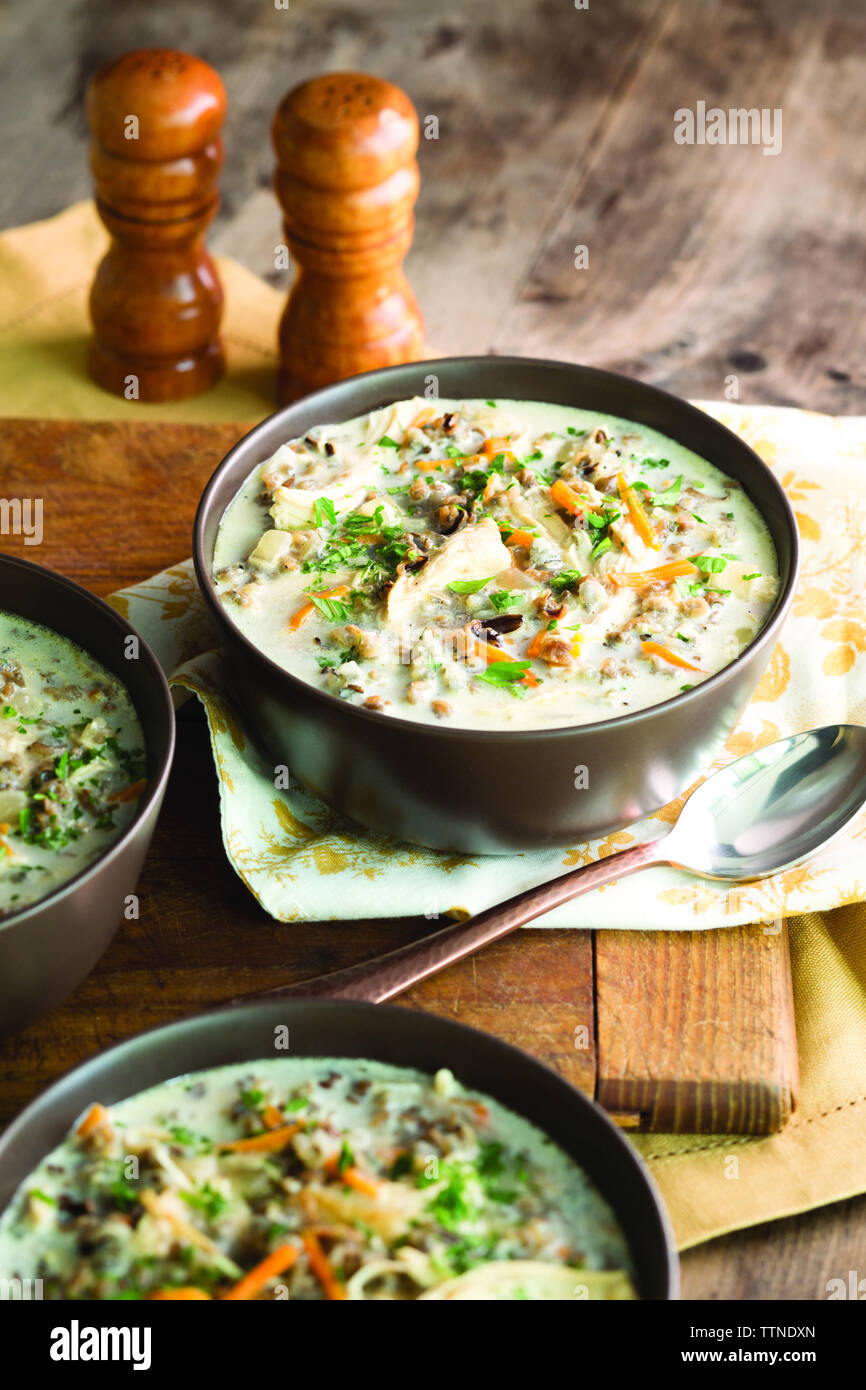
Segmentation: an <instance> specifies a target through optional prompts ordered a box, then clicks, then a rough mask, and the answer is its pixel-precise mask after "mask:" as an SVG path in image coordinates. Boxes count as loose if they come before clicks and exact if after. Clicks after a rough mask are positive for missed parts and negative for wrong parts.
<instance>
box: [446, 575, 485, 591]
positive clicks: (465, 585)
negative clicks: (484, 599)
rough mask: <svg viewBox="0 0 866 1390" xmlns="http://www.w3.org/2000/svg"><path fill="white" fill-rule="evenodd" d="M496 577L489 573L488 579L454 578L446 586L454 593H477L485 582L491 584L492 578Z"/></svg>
mask: <svg viewBox="0 0 866 1390" xmlns="http://www.w3.org/2000/svg"><path fill="white" fill-rule="evenodd" d="M495 578H496V576H495V575H493V574H489V575H488V576H487V578H486V579H453V580H452V581H451V583H450V584H446V586H445V587H446V588H447V589H450V590H451V592H452V594H477V593H478V592H479V590H481V589H483V588H484V586H485V584H489V583H490V581H491V579H495Z"/></svg>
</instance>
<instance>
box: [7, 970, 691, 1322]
mask: <svg viewBox="0 0 866 1390" xmlns="http://www.w3.org/2000/svg"><path fill="white" fill-rule="evenodd" d="M287 1006H288V1007H287ZM292 1006H297V1007H299V1008H300V1007H302V1008H305V1009H311V1010H312V1011H313V1012H314V1013H315V1014H318V1015H324V1016H325V1022H326V1024H327V1015H328V1014H329V1013H331V1014H333V1015H334V1022H333V1023H332V1024H330V1025H329V1026H330V1027H331V1029H332V1030H333V1032H334V1037H335V1042H336V1041H337V1038H338V1036H339V1034H340V1032H341V1023H342V1024H346V1023H349V1022H351V1021H353V1020H357V1021H358V1025H359V1026H358V1027H357V1029H356V1028H354V1027H353V1028H352V1029H351V1030H350V1032H349V1036H352V1037H355V1036H357V1037H362V1039H363V1022H364V1019H365V1018H371V1019H372V1018H373V1016H375V1018H376V1020H377V1021H378V1022H382V1021H383V1020H384V1024H385V1027H386V1028H387V1029H388V1031H389V1033H390V1032H394V1033H398V1032H399V1029H400V1028H401V1027H403V1028H405V1027H406V1025H407V1015H408V1016H409V1017H412V1016H417V1017H419V1018H420V1019H423V1020H424V1023H423V1026H424V1027H425V1028H426V1029H427V1030H432V1031H434V1032H435V1031H437V1030H441V1031H442V1032H443V1033H444V1034H447V1035H449V1036H450V1037H451V1038H453V1039H454V1052H455V1053H459V1055H463V1056H471V1055H472V1050H473V1044H476V1045H477V1042H478V1039H482V1040H483V1046H484V1048H485V1049H486V1051H487V1054H488V1057H489V1058H490V1061H491V1064H492V1066H493V1067H494V1068H495V1069H496V1077H495V1078H494V1080H493V1082H492V1083H488V1084H487V1087H486V1091H487V1093H488V1094H489V1095H490V1096H491V1097H492V1099H494V1100H496V1101H498V1103H499V1104H500V1105H502V1106H504V1107H505V1108H506V1109H509V1110H511V1112H512V1113H513V1114H515V1115H518V1116H520V1118H522V1119H524V1120H526V1121H527V1122H528V1123H529V1124H532V1125H533V1126H534V1127H535V1128H536V1129H537V1130H539V1131H540V1132H541V1133H543V1134H545V1135H546V1136H547V1137H548V1138H550V1139H552V1140H553V1142H554V1143H556V1144H557V1145H558V1146H559V1147H560V1148H561V1149H563V1151H564V1152H565V1153H566V1154H567V1156H568V1157H570V1158H571V1159H572V1160H573V1161H574V1162H575V1163H577V1164H579V1165H580V1166H581V1167H582V1168H585V1164H586V1160H585V1158H581V1157H580V1156H579V1155H578V1153H576V1152H575V1150H577V1149H578V1144H577V1142H575V1143H574V1144H571V1143H570V1142H569V1141H566V1140H564V1139H562V1138H559V1137H557V1136H556V1135H554V1134H551V1133H550V1130H549V1129H548V1128H547V1127H546V1126H545V1124H544V1123H543V1122H541V1121H538V1120H535V1119H532V1118H531V1117H530V1116H528V1115H527V1114H526V1112H525V1110H523V1109H522V1108H518V1107H517V1106H516V1105H515V1104H514V1103H512V1102H510V1101H509V1100H507V1099H505V1098H503V1097H502V1096H501V1095H500V1094H497V1087H498V1081H499V1078H500V1077H502V1076H508V1075H510V1074H513V1071H512V1067H511V1066H510V1065H509V1063H510V1062H511V1063H519V1066H520V1068H522V1069H525V1068H527V1067H529V1069H530V1070H531V1071H533V1072H534V1073H536V1074H537V1075H539V1076H540V1077H542V1078H543V1079H544V1081H545V1083H546V1085H547V1086H552V1087H553V1088H554V1089H556V1090H557V1091H558V1092H559V1093H560V1095H561V1098H562V1100H561V1103H562V1106H563V1107H565V1106H566V1105H571V1106H572V1107H573V1108H574V1111H575V1113H576V1114H577V1113H579V1114H580V1116H581V1117H582V1124H583V1126H585V1127H593V1126H594V1127H595V1130H596V1132H597V1133H603V1134H605V1135H606V1139H607V1142H609V1143H611V1144H613V1145H614V1146H615V1147H616V1148H617V1149H618V1151H619V1153H620V1155H621V1156H622V1159H623V1162H624V1164H625V1165H626V1167H627V1168H628V1169H629V1170H630V1172H631V1178H632V1182H633V1183H637V1184H639V1185H640V1187H641V1189H642V1193H643V1197H644V1198H645V1200H646V1201H647V1203H648V1204H649V1205H650V1207H651V1208H652V1210H653V1212H654V1215H655V1218H656V1221H657V1223H658V1229H657V1232H656V1235H657V1237H658V1240H659V1248H660V1250H661V1251H663V1253H664V1257H665V1269H664V1275H665V1280H664V1282H665V1289H666V1292H665V1295H664V1296H665V1298H666V1300H676V1299H678V1298H679V1296H680V1265H679V1250H678V1246H677V1241H676V1233H675V1231H674V1227H673V1222H672V1220H671V1217H670V1213H669V1212H668V1209H667V1206H666V1204H665V1201H664V1198H663V1196H662V1194H661V1191H660V1189H659V1187H658V1185H657V1184H656V1181H655V1179H654V1178H653V1176H652V1173H651V1172H650V1169H649V1165H648V1164H647V1162H646V1160H645V1159H644V1158H643V1157H642V1155H641V1154H640V1153H639V1152H638V1150H637V1149H636V1148H635V1147H634V1145H633V1144H631V1143H630V1142H629V1140H628V1138H627V1137H626V1135H625V1134H624V1133H623V1131H622V1130H621V1129H620V1128H619V1126H618V1125H616V1124H615V1122H614V1121H613V1120H612V1119H611V1117H610V1116H609V1115H608V1114H607V1112H606V1111H605V1110H604V1109H603V1108H602V1107H601V1106H600V1105H599V1104H598V1102H597V1101H596V1100H594V1099H593V1098H592V1097H590V1096H588V1095H586V1094H584V1092H582V1091H581V1090H579V1089H578V1087H577V1086H575V1085H574V1084H573V1083H572V1082H571V1081H569V1080H567V1078H566V1077H564V1076H563V1075H562V1074H561V1073H560V1072H558V1071H557V1070H556V1069H555V1068H554V1067H552V1066H550V1065H549V1064H548V1063H547V1062H543V1061H542V1060H541V1059H540V1058H538V1057H536V1056H535V1055H534V1054H533V1053H531V1052H527V1051H525V1050H524V1049H523V1048H520V1047H517V1046H515V1045H514V1044H513V1043H509V1042H506V1041H505V1039H503V1038H500V1037H498V1036H497V1035H495V1034H493V1033H488V1032H485V1031H484V1030H483V1029H479V1028H475V1027H472V1026H471V1025H469V1024H466V1023H463V1022H461V1021H459V1020H457V1019H451V1018H445V1017H442V1016H441V1015H439V1014H433V1013H429V1012H428V1011H426V1010H415V1009H407V1008H406V1007H400V1006H398V1005H395V1004H388V1003H384V1004H373V1003H370V1002H368V1001H365V1000H358V999H339V998H327V997H325V998H304V997H303V996H297V995H296V996H294V997H292V998H289V999H280V998H278V997H275V996H274V995H273V994H271V995H265V996H262V997H255V996H254V997H251V998H247V999H243V1000H239V1001H237V1002H236V1003H225V1004H221V1005H218V1006H217V1007H216V1008H209V1009H206V1010H204V1011H203V1012H201V1013H197V1014H190V1015H185V1016H184V1017H182V1018H179V1019H175V1020H173V1021H171V1022H168V1023H163V1024H158V1025H157V1026H155V1027H153V1028H148V1029H146V1030H145V1031H144V1032H141V1033H134V1034H132V1036H131V1037H128V1038H125V1039H124V1040H123V1041H121V1042H119V1043H114V1044H112V1045H111V1046H110V1047H108V1048H104V1049H102V1050H101V1051H100V1052H98V1053H96V1054H95V1055H94V1056H91V1057H88V1058H86V1059H85V1060H84V1061H83V1062H81V1063H79V1064H78V1065H77V1066H74V1067H71V1068H70V1069H69V1070H68V1071H67V1072H65V1073H63V1074H62V1075H61V1076H59V1077H58V1078H57V1079H56V1080H55V1081H53V1082H52V1083H51V1084H50V1085H49V1086H48V1087H46V1088H45V1089H44V1090H42V1091H40V1092H39V1093H38V1094H37V1095H36V1096H35V1097H34V1098H33V1099H32V1100H31V1101H30V1102H29V1103H28V1104H27V1105H26V1106H25V1108H24V1109H23V1110H22V1111H21V1112H20V1113H19V1114H18V1115H17V1116H16V1117H15V1119H14V1120H12V1122H11V1123H10V1124H9V1125H8V1126H7V1128H6V1129H5V1130H4V1131H3V1132H2V1133H0V1165H2V1164H3V1161H4V1159H5V1158H6V1157H7V1156H9V1155H12V1154H14V1152H15V1150H16V1148H17V1145H18V1143H19V1140H20V1139H21V1138H22V1137H23V1136H24V1135H25V1134H26V1132H27V1130H28V1128H29V1127H30V1125H31V1124H32V1123H37V1122H39V1121H40V1120H43V1119H50V1116H51V1113H52V1111H53V1110H54V1108H55V1106H56V1105H57V1104H61V1103H62V1101H63V1099H64V1092H65V1091H67V1090H68V1089H69V1087H71V1086H75V1085H76V1083H78V1084H81V1083H84V1084H88V1083H89V1081H90V1078H91V1077H92V1078H93V1080H94V1081H98V1080H99V1076H100V1073H101V1072H103V1071H104V1069H105V1068H109V1069H110V1070H111V1069H114V1068H116V1067H120V1068H122V1067H123V1065H124V1062H125V1061H126V1059H127V1057H128V1058H130V1059H134V1057H135V1055H136V1054H140V1053H141V1052H142V1050H144V1052H145V1054H146V1053H147V1052H148V1050H150V1049H153V1048H155V1047H157V1046H158V1045H159V1044H160V1043H163V1044H165V1045H172V1053H173V1055H175V1054H176V1053H180V1054H181V1055H182V1054H183V1049H184V1044H185V1042H186V1041H187V1039H189V1040H190V1041H193V1040H194V1036H195V1034H196V1032H198V1031H199V1030H202V1031H203V1032H204V1033H206V1032H207V1031H208V1030H209V1029H212V1028H214V1027H215V1026H219V1024H220V1023H225V1024H227V1025H228V1028H227V1029H222V1028H221V1029H220V1033H221V1036H222V1037H223V1038H225V1037H226V1035H227V1033H230V1031H231V1020H232V1019H236V1020H237V1023H238V1027H239V1028H243V1026H244V1025H245V1024H246V1023H255V1022H256V1019H257V1016H258V1015H261V1020H262V1022H263V1023H265V1024H267V1023H269V1022H270V1018H271V1015H272V1014H274V1012H275V1011H277V1014H278V1016H279V1017H280V1021H281V1022H285V1023H287V1024H289V1025H290V1024H291V1018H290V1013H291V1009H292ZM343 1036H346V1032H345V1030H343ZM361 1046H362V1048H363V1040H362V1044H361ZM375 1047H376V1044H375V1042H374V1043H373V1044H371V1049H370V1050H369V1051H366V1050H359V1051H358V1052H357V1053H355V1054H354V1055H353V1054H352V1053H351V1052H348V1053H341V1052H340V1050H339V1047H336V1046H335V1049H334V1051H333V1052H331V1053H330V1054H329V1055H330V1056H331V1057H333V1058H334V1060H345V1061H347V1062H352V1061H360V1060H368V1061H377V1060H384V1061H385V1064H386V1065H390V1066H402V1067H405V1068H407V1069H409V1070H417V1071H422V1072H423V1071H426V1069H425V1068H423V1067H420V1066H417V1065H415V1064H413V1063H412V1062H411V1061H405V1060H404V1061H401V1062H394V1061H391V1060H390V1059H382V1058H378V1059H377V1057H376V1055H375ZM239 1051H241V1052H242V1051H243V1047H242V1046H241V1047H239ZM287 1055H292V1056H296V1057H297V1056H300V1057H310V1058H319V1057H325V1056H326V1055H328V1054H325V1053H324V1052H308V1051H305V1050H304V1049H303V1048H301V1049H299V1050H296V1049H295V1048H294V1047H293V1048H292V1050H291V1053H290V1054H287ZM257 1060H266V1058H265V1057H264V1056H263V1057H261V1058H256V1057H248V1058H245V1057H243V1056H242V1057H240V1059H238V1060H236V1061H234V1062H218V1063H216V1064H215V1065H211V1066H205V1067H201V1066H196V1067H195V1068H194V1069H187V1070H183V1069H181V1070H180V1071H174V1072H172V1073H171V1074H170V1075H166V1076H163V1077H162V1079H161V1080H158V1081H152V1082H150V1083H149V1084H148V1085H147V1086H145V1087H141V1088H139V1089H136V1090H132V1091H131V1092H129V1093H128V1094H125V1095H124V1096H123V1097H122V1098H121V1100H126V1099H130V1098H132V1097H133V1096H136V1095H140V1094H142V1093H144V1092H146V1091H147V1090H150V1089H152V1088H155V1087H157V1086H161V1085H164V1084H166V1083H167V1082H170V1081H172V1080H176V1079H178V1078H182V1077H184V1076H189V1075H194V1074H197V1073H198V1072H202V1071H205V1072H206V1071H210V1070H216V1069H217V1068H219V1067H223V1066H240V1065H245V1064H247V1063H249V1064H251V1065H252V1064H253V1063H254V1062H255V1061H257ZM443 1065H445V1066H449V1067H450V1066H452V1064H451V1063H449V1062H448V1060H447V1059H445V1060H443ZM454 1070H456V1071H457V1072H458V1080H460V1079H461V1078H460V1075H459V1066H457V1067H455V1068H454ZM476 1089H478V1090H484V1089H485V1087H482V1086H478V1087H477V1088H476ZM119 1103H121V1102H120V1101H108V1102H107V1104H109V1105H114V1104H119ZM575 1129H577V1126H576V1125H575ZM66 1132H68V1131H66ZM581 1133H585V1128H582V1129H581ZM57 1142H58V1143H62V1142H63V1140H62V1139H60V1140H58V1141H57ZM50 1152H51V1149H50V1148H49V1149H47V1150H46V1151H45V1152H44V1153H42V1154H41V1157H40V1158H39V1159H37V1160H36V1162H37V1163H38V1162H41V1161H42V1159H43V1158H45V1157H46V1155H47V1153H50ZM30 1171H32V1168H31V1169H30ZM26 1176H27V1174H26V1173H25V1174H23V1175H22V1176H21V1177H20V1178H18V1179H17V1180H16V1182H15V1185H14V1186H13V1188H12V1190H11V1192H10V1194H9V1198H8V1201H7V1202H5V1203H4V1204H3V1205H2V1206H0V1216H2V1213H3V1212H4V1211H5V1210H6V1209H7V1208H8V1206H9V1202H11V1201H12V1200H13V1198H14V1195H15V1192H16V1191H17V1190H18V1188H19V1187H20V1184H21V1182H22V1181H24V1180H25V1179H26ZM590 1177H591V1180H592V1181H593V1183H594V1185H595V1186H596V1187H600V1183H599V1180H598V1179H597V1178H595V1177H592V1175H590ZM620 1186H621V1185H620ZM602 1196H603V1197H604V1199H605V1201H607V1202H608V1204H609V1205H611V1206H613V1205H614V1202H613V1201H612V1200H611V1197H610V1196H609V1195H608V1194H607V1193H602ZM615 1215H616V1217H617V1222H618V1224H619V1225H620V1228H621V1229H622V1231H623V1234H624V1235H625V1238H626V1241H627V1244H628V1246H629V1250H630V1252H631V1253H632V1255H634V1247H635V1245H636V1243H637V1240H638V1236H637V1234H636V1232H635V1231H634V1228H632V1229H631V1230H629V1229H627V1227H626V1225H625V1223H624V1222H623V1221H622V1220H621V1218H620V1215H619V1212H616V1211H615ZM660 1272H661V1271H660Z"/></svg>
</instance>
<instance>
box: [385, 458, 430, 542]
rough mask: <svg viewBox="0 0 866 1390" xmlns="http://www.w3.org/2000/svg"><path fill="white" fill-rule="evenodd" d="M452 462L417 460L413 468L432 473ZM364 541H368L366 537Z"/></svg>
mask: <svg viewBox="0 0 866 1390" xmlns="http://www.w3.org/2000/svg"><path fill="white" fill-rule="evenodd" d="M450 462H451V460H450V459H415V462H414V464H413V467H415V468H418V469H420V470H421V472H422V473H432V472H433V470H434V469H436V468H441V467H442V465H443V464H448V463H450ZM364 539H365V540H366V536H365V537H364Z"/></svg>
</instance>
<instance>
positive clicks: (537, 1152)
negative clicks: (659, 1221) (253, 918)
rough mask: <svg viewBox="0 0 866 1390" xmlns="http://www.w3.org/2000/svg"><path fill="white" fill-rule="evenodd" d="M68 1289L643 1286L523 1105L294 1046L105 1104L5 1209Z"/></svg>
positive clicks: (13, 1262)
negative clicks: (295, 1050) (291, 1053)
mask: <svg viewBox="0 0 866 1390" xmlns="http://www.w3.org/2000/svg"><path fill="white" fill-rule="evenodd" d="M0 1278H3V1279H15V1278H18V1279H22V1280H23V1279H40V1280H41V1281H42V1295H43V1297H45V1298H55V1299H147V1298H150V1299H176V1300H181V1299H199V1300H204V1299H227V1300H239V1299H242V1300H250V1299H260V1300H271V1301H273V1300H279V1299H304V1300H309V1299H316V1300H322V1299H326V1300H339V1299H346V1300H360V1301H365V1300H371V1299H391V1300H394V1299H401V1300H407V1299H455V1300H458V1299H465V1300H470V1299H472V1300H479V1299H481V1300H492V1299H533V1300H539V1299H561V1300H564V1299H575V1300H582V1299H632V1298H635V1297H636V1296H637V1295H636V1293H635V1289H634V1285H633V1282H632V1270H631V1262H630V1258H629V1252H628V1247H627V1245H626V1241H625V1238H624V1236H623V1233H622V1231H621V1230H620V1228H619V1226H618V1224H617V1221H616V1219H615V1217H614V1215H613V1213H612V1211H611V1209H610V1208H609V1206H608V1205H607V1203H606V1202H605V1201H604V1199H603V1198H602V1197H601V1195H600V1194H599V1192H598V1191H597V1190H596V1188H595V1187H594V1186H593V1184H592V1183H591V1182H590V1181H589V1179H588V1177H587V1176H586V1174H585V1173H584V1172H583V1171H582V1170H581V1169H580V1168H579V1167H578V1166H577V1164H576V1163H574V1161H573V1160H572V1159H570V1158H569V1157H567V1155H566V1154H565V1153H564V1152H563V1151H562V1150H561V1149H560V1148H558V1147H557V1146H556V1145H555V1144H554V1143H553V1142H552V1141H551V1140H550V1139H549V1138H547V1137H546V1136H545V1135H543V1134H541V1133H540V1132H539V1131H538V1130H537V1129H535V1128H534V1127H533V1126H532V1125H531V1124H529V1123H528V1122H527V1121H526V1120H524V1119H522V1118H520V1117H518V1116H517V1115H514V1114H512V1112H511V1111H509V1110H507V1109H505V1107H503V1106H502V1105H500V1104H499V1103H498V1102H496V1101H494V1100H492V1099H490V1097H488V1096H485V1095H479V1094H477V1093H473V1092H470V1091H467V1090H465V1089H464V1088H463V1087H462V1086H461V1085H460V1084H459V1083H458V1082H457V1081H456V1080H455V1078H454V1077H453V1076H452V1074H451V1073H450V1072H448V1071H444V1070H443V1071H439V1072H437V1073H436V1075H435V1077H430V1076H426V1075H424V1074H422V1073H419V1072H416V1071H410V1070H407V1069H405V1068H401V1067H394V1066H389V1065H385V1064H382V1063H379V1062H370V1061H359V1060H356V1059H352V1060H345V1059H330V1060H328V1059H310V1058H292V1059H288V1058H287V1059H284V1060H276V1059H273V1060H270V1061H262V1062H256V1063H248V1064H246V1065H244V1066H237V1065H236V1066H231V1067H222V1068H220V1069H218V1070H215V1071H208V1072H199V1073H195V1074H192V1075H190V1076H186V1077H181V1078H179V1079H177V1080H174V1081H170V1082H168V1083H166V1084H164V1085H161V1086H158V1087H155V1088H154V1089H152V1090H150V1091H145V1092H143V1093H141V1094H140V1095H137V1096H135V1097H133V1098H132V1099H130V1100H126V1101H123V1102H121V1103H120V1104H118V1105H114V1106H112V1108H111V1109H110V1110H106V1109H105V1108H103V1107H102V1106H101V1105H98V1104H97V1105H93V1106H92V1107H91V1108H90V1109H89V1110H88V1111H87V1112H86V1113H85V1114H84V1116H83V1117H82V1118H81V1119H80V1121H79V1122H78V1124H77V1125H76V1127H75V1129H74V1130H73V1132H72V1133H71V1135H70V1136H69V1137H68V1139H67V1140H66V1141H65V1142H64V1143H63V1144H61V1145H60V1147H59V1148H57V1149H55V1150H54V1152H53V1153H51V1154H49V1155H48V1156H47V1158H45V1159H44V1160H43V1161H42V1163H40V1165H39V1166H38V1168H36V1169H35V1171H34V1172H33V1173H31V1175H30V1176H29V1177H28V1178H27V1179H26V1180H25V1182H24V1183H23V1184H22V1185H21V1187H20V1188H19V1189H18V1192H17V1193H16V1194H15V1196H14V1198H13V1199H12V1202H11V1203H10V1205H9V1207H8V1208H7V1210H6V1212H5V1214H4V1215H3V1217H2V1219H0Z"/></svg>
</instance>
